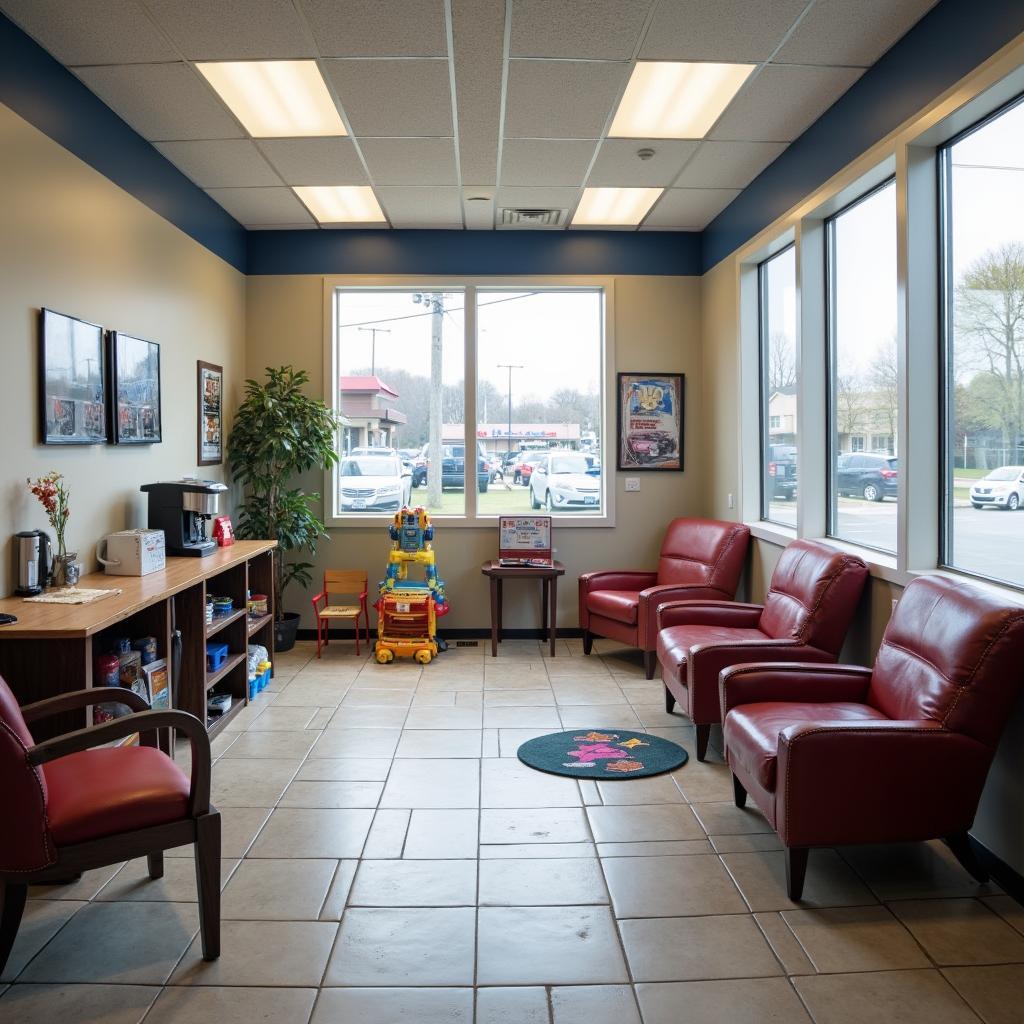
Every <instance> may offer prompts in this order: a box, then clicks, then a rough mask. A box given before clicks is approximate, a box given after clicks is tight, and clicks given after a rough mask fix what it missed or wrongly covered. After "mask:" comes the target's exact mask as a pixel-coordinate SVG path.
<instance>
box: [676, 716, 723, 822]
mask: <svg viewBox="0 0 1024 1024" xmlns="http://www.w3.org/2000/svg"><path fill="white" fill-rule="evenodd" d="M690 735H691V736H692V730H691V733H690ZM687 744H689V751H690V753H691V754H692V753H693V750H694V748H693V740H692V739H690V738H688V739H687V740H686V741H684V743H683V746H687ZM672 777H673V778H674V779H675V781H676V783H677V785H678V786H679V788H680V789H681V790H682V791H683V796H685V797H686V799H687V800H689V801H690V803H694V804H696V803H709V802H714V801H726V800H732V794H733V789H732V772H730V771H729V768H728V766H727V765H724V764H721V763H718V762H715V761H705V762H703V763H701V762H700V761H698V760H697V758H696V757H691V758H690V760H689V761H687V762H686V764H685V765H683V767H682V768H678V769H676V771H674V772H673V773H672Z"/></svg>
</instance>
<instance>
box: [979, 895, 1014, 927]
mask: <svg viewBox="0 0 1024 1024" xmlns="http://www.w3.org/2000/svg"><path fill="white" fill-rule="evenodd" d="M981 902H982V903H984V904H985V906H986V907H988V908H989V910H994V911H995V912H996V913H997V914H998V915H999V916H1000V917H1001V918H1002V919H1003V920H1004V921H1005V922H1006V923H1007V924H1008V925H1010V926H1011V927H1013V928H1016V929H1017V931H1019V932H1020V933H1021V935H1024V907H1022V906H1021V905H1020V904H1019V903H1018V902H1017V901H1016V900H1015V899H1013V897H1012V896H1007V895H1006V893H1002V892H1001V893H996V895H994V896H984V897H983V898H982V900H981Z"/></svg>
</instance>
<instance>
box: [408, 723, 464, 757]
mask: <svg viewBox="0 0 1024 1024" xmlns="http://www.w3.org/2000/svg"><path fill="white" fill-rule="evenodd" d="M482 746H483V732H482V731H481V730H478V729H407V730H405V732H403V733H402V738H401V739H400V740H399V741H398V750H397V751H396V752H395V757H448V758H451V757H479V756H480V754H481V750H482Z"/></svg>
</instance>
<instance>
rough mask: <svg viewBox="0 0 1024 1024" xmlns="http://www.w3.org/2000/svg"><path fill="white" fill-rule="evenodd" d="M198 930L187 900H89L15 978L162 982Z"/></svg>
mask: <svg viewBox="0 0 1024 1024" xmlns="http://www.w3.org/2000/svg"><path fill="white" fill-rule="evenodd" d="M50 905H53V904H48V906H50ZM58 906H60V905H58ZM198 930H199V914H198V912H197V911H196V907H195V905H194V904H191V903H91V904H90V905H89V906H87V907H83V908H82V909H81V910H80V911H79V912H78V913H77V914H75V916H74V917H73V918H72V919H71V920H70V921H69V922H68V923H67V924H66V925H65V926H64V927H63V928H62V929H61V930H60V931H59V932H58V933H57V935H56V936H55V937H54V938H53V939H51V941H50V942H49V943H48V944H47V946H46V947H45V948H44V949H43V950H42V952H40V953H39V954H38V955H37V956H36V957H35V959H34V960H33V961H32V962H31V963H30V964H29V965H28V967H27V968H26V969H25V971H24V972H23V973H22V974H21V975H20V976H19V978H20V980H21V981H34V982H81V983H89V982H97V981H103V982H114V983H117V984H121V985H162V984H163V983H164V982H165V981H166V980H167V977H168V975H170V973H171V970H172V969H173V968H174V965H175V964H176V963H177V962H178V958H179V957H180V956H181V954H182V953H183V952H184V951H185V949H186V948H187V947H188V944H189V943H190V942H191V941H192V936H193V935H195V933H196V932H197V931H198Z"/></svg>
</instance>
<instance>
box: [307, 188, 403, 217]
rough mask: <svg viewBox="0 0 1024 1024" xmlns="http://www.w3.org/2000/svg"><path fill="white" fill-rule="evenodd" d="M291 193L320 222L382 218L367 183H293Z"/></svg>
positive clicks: (378, 206)
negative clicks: (293, 189)
mask: <svg viewBox="0 0 1024 1024" xmlns="http://www.w3.org/2000/svg"><path fill="white" fill-rule="evenodd" d="M295 194H296V195H297V196H298V197H299V198H300V199H301V200H302V201H303V202H304V203H305V204H306V207H307V208H308V209H309V212H310V213H311V214H313V216H314V217H316V219H317V220H318V221H319V222H320V223H321V224H379V223H381V222H383V221H384V219H385V218H384V213H383V211H382V210H381V208H380V204H379V203H378V202H377V197H376V196H375V195H374V194H373V189H372V188H370V186H369V185H296V186H295Z"/></svg>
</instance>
